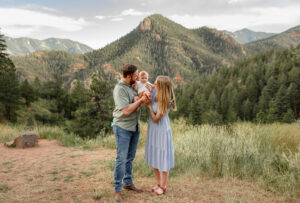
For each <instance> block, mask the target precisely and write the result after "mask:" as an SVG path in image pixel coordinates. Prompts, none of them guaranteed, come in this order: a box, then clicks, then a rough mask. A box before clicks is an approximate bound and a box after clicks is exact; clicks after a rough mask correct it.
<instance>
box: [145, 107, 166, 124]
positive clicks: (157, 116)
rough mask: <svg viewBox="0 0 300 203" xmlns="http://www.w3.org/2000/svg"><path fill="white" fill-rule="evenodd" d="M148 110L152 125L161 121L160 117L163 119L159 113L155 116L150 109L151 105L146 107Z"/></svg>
mask: <svg viewBox="0 0 300 203" xmlns="http://www.w3.org/2000/svg"><path fill="white" fill-rule="evenodd" d="M148 108H149V110H150V115H151V117H152V120H153V122H154V123H157V122H158V121H159V120H160V119H162V117H164V115H163V114H161V113H159V112H158V113H157V114H155V113H154V111H153V109H152V106H151V104H150V105H148Z"/></svg>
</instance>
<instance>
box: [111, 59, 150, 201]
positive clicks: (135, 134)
mask: <svg viewBox="0 0 300 203" xmlns="http://www.w3.org/2000/svg"><path fill="white" fill-rule="evenodd" d="M137 77H138V70H137V67H136V66H134V65H130V64H129V65H126V66H124V67H123V78H122V80H121V81H120V82H119V83H118V84H117V85H116V86H115V88H114V92H113V97H114V101H115V109H114V111H113V117H114V120H113V122H114V124H113V131H114V134H115V137H116V144H117V157H116V163H115V169H114V186H115V199H116V200H117V201H121V200H122V196H121V190H122V180H123V183H124V186H123V188H124V189H129V190H133V191H136V192H142V190H141V189H139V188H137V187H135V185H134V184H133V182H132V162H133V159H134V157H135V153H136V148H137V143H138V139H139V136H140V126H139V118H140V111H137V108H138V107H139V106H140V105H141V104H143V103H145V102H148V101H149V98H151V97H149V98H148V97H147V96H143V97H141V98H140V99H138V100H137V101H135V102H133V99H134V97H135V96H137V92H136V91H135V90H134V89H133V86H132V85H133V84H134V83H135V82H136V79H137Z"/></svg>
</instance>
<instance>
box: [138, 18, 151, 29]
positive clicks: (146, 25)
mask: <svg viewBox="0 0 300 203" xmlns="http://www.w3.org/2000/svg"><path fill="white" fill-rule="evenodd" d="M140 30H142V31H144V30H151V20H150V18H145V19H144V21H143V22H142V23H141V24H140Z"/></svg>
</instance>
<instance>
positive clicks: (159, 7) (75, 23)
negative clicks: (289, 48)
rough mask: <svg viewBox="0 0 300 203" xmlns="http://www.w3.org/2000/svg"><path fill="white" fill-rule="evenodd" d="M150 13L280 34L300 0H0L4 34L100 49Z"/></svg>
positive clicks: (292, 22)
mask: <svg viewBox="0 0 300 203" xmlns="http://www.w3.org/2000/svg"><path fill="white" fill-rule="evenodd" d="M152 14H162V15H163V16H165V17H167V18H169V19H171V20H173V21H175V22H176V23H179V24H181V25H183V26H184V27H187V28H199V27H202V26H208V27H211V28H216V29H218V30H228V31H232V32H233V31H237V30H240V29H243V28H248V29H251V30H254V31H263V32H273V33H280V32H283V31H285V30H287V29H289V28H291V27H294V26H297V25H300V0H208V1H203V0H148V1H146V0H0V32H1V33H2V34H4V35H6V36H9V37H30V38H36V39H40V40H42V39H46V38H50V37H56V38H66V39H71V40H74V41H78V42H81V43H84V44H86V45H88V46H90V47H92V48H94V49H98V48H102V47H104V46H105V45H107V44H109V43H111V42H113V41H115V40H117V39H119V38H121V37H122V36H124V35H126V34H127V33H129V32H130V31H132V30H133V29H134V28H136V27H137V26H138V25H139V23H140V22H142V21H143V19H144V18H146V17H147V16H149V15H152Z"/></svg>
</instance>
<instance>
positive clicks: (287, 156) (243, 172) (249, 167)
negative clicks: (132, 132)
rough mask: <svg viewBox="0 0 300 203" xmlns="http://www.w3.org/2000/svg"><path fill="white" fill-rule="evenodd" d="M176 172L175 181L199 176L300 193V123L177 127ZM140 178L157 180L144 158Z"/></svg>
mask: <svg viewBox="0 0 300 203" xmlns="http://www.w3.org/2000/svg"><path fill="white" fill-rule="evenodd" d="M172 130H173V139H174V149H175V168H174V169H171V173H170V175H171V176H178V175H182V174H195V175H203V176H208V177H237V178H240V179H248V180H254V181H260V182H262V183H263V184H265V185H266V186H267V187H268V188H269V189H270V190H272V191H278V192H290V193H294V194H297V193H298V194H299V192H300V160H299V157H300V145H299V144H300V126H299V124H297V123H296V124H278V123H274V124H269V125H259V124H253V123H235V124H232V125H227V126H211V125H201V126H194V127H193V126H190V125H188V124H186V123H185V122H184V121H175V122H173V125H172ZM134 172H135V173H136V174H137V175H143V176H150V175H153V174H152V171H151V168H150V167H149V166H148V165H147V164H146V162H145V160H144V153H142V154H139V156H137V158H136V159H135V163H134Z"/></svg>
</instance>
